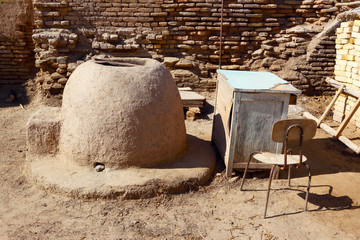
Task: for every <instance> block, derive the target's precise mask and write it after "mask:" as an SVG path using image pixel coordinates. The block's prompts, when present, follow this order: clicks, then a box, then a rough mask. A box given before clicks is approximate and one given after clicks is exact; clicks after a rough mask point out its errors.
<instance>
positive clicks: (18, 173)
mask: <svg viewBox="0 0 360 240" xmlns="http://www.w3.org/2000/svg"><path fill="white" fill-rule="evenodd" d="M320 100H321V99H320ZM300 103H301V104H307V98H304V99H302V101H300ZM316 105H317V104H316V102H315V104H314V106H316ZM41 106H43V102H42V101H39V100H35V101H32V102H31V103H30V104H28V105H26V110H23V109H22V108H20V107H19V106H16V104H15V105H3V107H2V108H0V130H1V139H0V151H1V155H0V182H1V185H0V191H1V194H0V203H1V204H0V236H1V237H0V238H1V239H360V225H359V222H360V209H359V207H360V157H359V156H355V155H352V154H350V153H347V151H346V148H345V147H344V146H343V145H342V144H341V143H340V142H338V141H333V140H331V138H330V136H329V135H328V134H326V133H325V132H324V131H322V130H318V132H317V135H316V137H315V139H313V140H311V141H310V142H308V143H306V144H305V154H306V155H307V156H308V158H309V164H310V165H311V167H312V172H313V181H312V189H311V195H310V197H309V201H310V203H309V211H308V212H302V209H303V207H304V202H305V201H304V191H305V187H304V186H305V185H306V183H307V178H306V172H305V171H303V170H301V169H299V170H297V171H294V180H293V182H292V183H293V185H294V187H292V188H291V190H287V189H286V186H287V181H286V180H285V179H279V180H275V181H274V183H273V189H275V190H274V191H271V194H270V204H269V209H268V215H269V216H270V217H269V218H267V219H263V218H262V215H263V210H264V203H265V194H266V191H265V189H266V186H267V178H266V175H267V173H266V172H265V173H263V172H260V173H253V174H251V176H249V181H247V183H246V184H245V187H244V188H245V189H246V191H242V192H241V191H239V185H240V181H239V180H240V177H239V175H240V174H239V173H238V174H237V173H234V176H233V178H231V179H230V180H227V179H225V177H224V167H223V165H222V164H221V160H219V163H218V167H217V172H215V173H214V177H213V178H212V179H211V181H210V182H209V183H208V185H206V186H204V187H200V188H198V189H191V190H190V191H188V192H186V193H183V194H177V195H159V196H157V197H155V198H151V199H138V200H124V201H120V200H117V199H113V200H104V199H93V200H84V199H73V198H68V197H65V196H62V195H56V194H53V193H49V192H45V191H43V190H42V189H40V188H39V187H37V186H33V185H32V184H31V183H30V182H29V181H28V180H27V178H26V177H25V175H24V173H23V168H24V163H25V154H26V139H25V136H26V131H25V125H26V122H27V120H28V118H29V116H30V115H31V114H32V113H33V112H35V111H36V110H37V109H39V108H40V107H41ZM204 111H205V113H204V114H202V115H201V119H198V120H195V121H193V122H192V121H186V126H187V129H188V131H189V132H196V133H197V134H200V135H201V136H202V138H203V139H205V140H207V141H209V143H210V138H211V127H212V115H211V112H212V107H211V105H208V107H207V108H205V109H204ZM297 185H300V186H299V187H296V186H297Z"/></svg>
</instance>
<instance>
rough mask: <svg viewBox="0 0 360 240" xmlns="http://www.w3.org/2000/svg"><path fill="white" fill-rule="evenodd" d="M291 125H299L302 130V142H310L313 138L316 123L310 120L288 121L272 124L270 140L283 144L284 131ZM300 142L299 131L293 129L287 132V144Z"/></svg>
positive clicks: (296, 128)
mask: <svg viewBox="0 0 360 240" xmlns="http://www.w3.org/2000/svg"><path fill="white" fill-rule="evenodd" d="M293 125H300V126H302V128H303V141H305V140H310V139H312V138H313V137H314V136H315V133H316V128H317V123H316V121H314V120H312V119H288V120H280V121H277V122H275V123H274V125H273V128H272V133H271V138H272V140H273V141H274V142H284V139H285V135H286V131H287V130H288V128H289V127H291V126H293ZM298 141H300V129H299V128H298V127H294V128H292V129H291V130H290V131H289V136H288V142H298Z"/></svg>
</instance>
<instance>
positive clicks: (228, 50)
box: [0, 0, 347, 94]
mask: <svg viewBox="0 0 360 240" xmlns="http://www.w3.org/2000/svg"><path fill="white" fill-rule="evenodd" d="M337 2H346V0H341V1H336V0H227V1H225V7H224V28H223V32H224V45H223V49H224V54H223V58H222V68H223V69H234V70H255V71H258V70H260V71H272V72H274V73H275V74H277V75H279V76H280V77H283V78H284V79H286V80H288V81H290V82H292V83H293V84H294V85H295V86H297V87H298V88H299V89H301V90H303V91H304V92H305V93H325V94H328V93H330V92H331V91H332V90H333V89H332V88H331V87H329V86H328V85H326V84H325V83H324V79H325V78H326V77H327V76H333V71H334V64H335V38H336V36H335V32H334V31H330V32H328V34H327V35H326V36H322V37H321V39H320V38H319V39H320V40H319V39H318V41H315V42H316V44H312V45H311V44H310V43H311V41H312V40H313V39H314V38H315V36H317V35H318V34H319V33H320V32H321V31H322V30H323V28H324V26H325V24H326V23H327V22H328V21H330V20H331V19H334V18H335V16H336V14H338V13H339V12H341V11H343V10H347V8H346V7H343V6H340V5H338V3H337ZM33 7H34V31H33V35H32V38H33V42H34V45H35V48H34V53H35V58H36V62H35V64H36V67H37V68H38V74H37V82H38V83H39V84H40V85H41V86H42V88H43V90H44V91H47V92H51V93H57V92H61V91H62V89H63V87H64V85H65V84H66V81H67V79H68V77H69V76H70V75H71V73H72V72H73V71H74V69H75V68H76V66H77V65H78V64H80V63H82V62H84V61H86V60H87V59H89V58H91V57H92V56H94V55H99V54H104V55H108V56H126V57H133V56H137V57H152V58H155V59H157V60H159V61H160V62H162V63H164V64H165V65H166V66H167V67H168V68H169V69H170V70H171V73H172V74H173V76H174V78H175V80H176V82H177V84H178V86H190V87H192V88H194V89H196V90H208V89H215V85H216V83H215V78H214V74H215V73H216V69H217V68H218V64H219V40H220V38H219V32H220V14H221V0H82V1H80V0H68V1H61V2H60V1H53V0H33ZM309 44H310V45H311V48H309ZM0 66H1V63H0Z"/></svg>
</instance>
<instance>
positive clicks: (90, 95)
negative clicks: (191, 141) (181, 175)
mask: <svg viewBox="0 0 360 240" xmlns="http://www.w3.org/2000/svg"><path fill="white" fill-rule="evenodd" d="M61 117H62V126H61V133H60V140H59V150H60V154H61V155H62V156H63V157H65V159H67V160H70V161H75V162H76V163H77V164H79V165H81V166H89V167H93V166H94V164H96V163H102V164H104V165H105V166H106V167H110V168H115V169H121V168H125V167H129V166H138V167H151V166H157V165H159V164H163V163H168V162H170V161H172V160H174V159H175V158H176V157H178V156H179V155H180V154H181V153H183V152H184V151H185V148H186V133H185V124H184V116H183V111H182V104H181V99H180V95H179V92H178V89H177V87H176V85H175V83H174V80H173V78H172V76H171V74H170V72H169V71H168V70H167V69H166V68H165V67H164V66H163V65H162V64H160V63H159V62H157V61H155V60H152V59H131V58H129V59H126V58H125V59H121V62H120V60H119V61H116V62H106V61H102V62H95V61H88V62H86V63H83V64H81V65H80V66H79V67H77V68H76V70H75V71H74V73H73V74H72V75H71V77H70V79H69V81H68V82H67V84H66V87H65V90H64V95H63V105H62V108H61Z"/></svg>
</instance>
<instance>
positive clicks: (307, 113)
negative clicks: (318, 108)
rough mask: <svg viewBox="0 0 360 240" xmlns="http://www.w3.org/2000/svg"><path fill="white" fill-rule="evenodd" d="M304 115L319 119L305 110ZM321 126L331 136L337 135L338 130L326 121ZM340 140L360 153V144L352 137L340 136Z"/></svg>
mask: <svg viewBox="0 0 360 240" xmlns="http://www.w3.org/2000/svg"><path fill="white" fill-rule="evenodd" d="M303 116H304V117H306V118H309V119H313V120H315V121H317V120H318V119H317V118H316V117H314V116H313V115H312V114H311V113H309V112H304V113H303ZM320 128H322V129H323V130H324V131H325V132H327V133H328V134H330V135H331V136H333V137H334V136H335V135H336V131H335V130H334V129H332V128H331V127H330V126H329V125H327V124H325V123H321V124H320ZM338 140H339V141H340V142H342V143H343V144H345V145H346V146H347V147H348V148H350V149H351V150H353V151H354V152H355V153H356V154H360V146H358V145H356V144H355V143H354V142H352V141H351V140H350V139H348V138H347V137H345V136H339V138H338Z"/></svg>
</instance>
